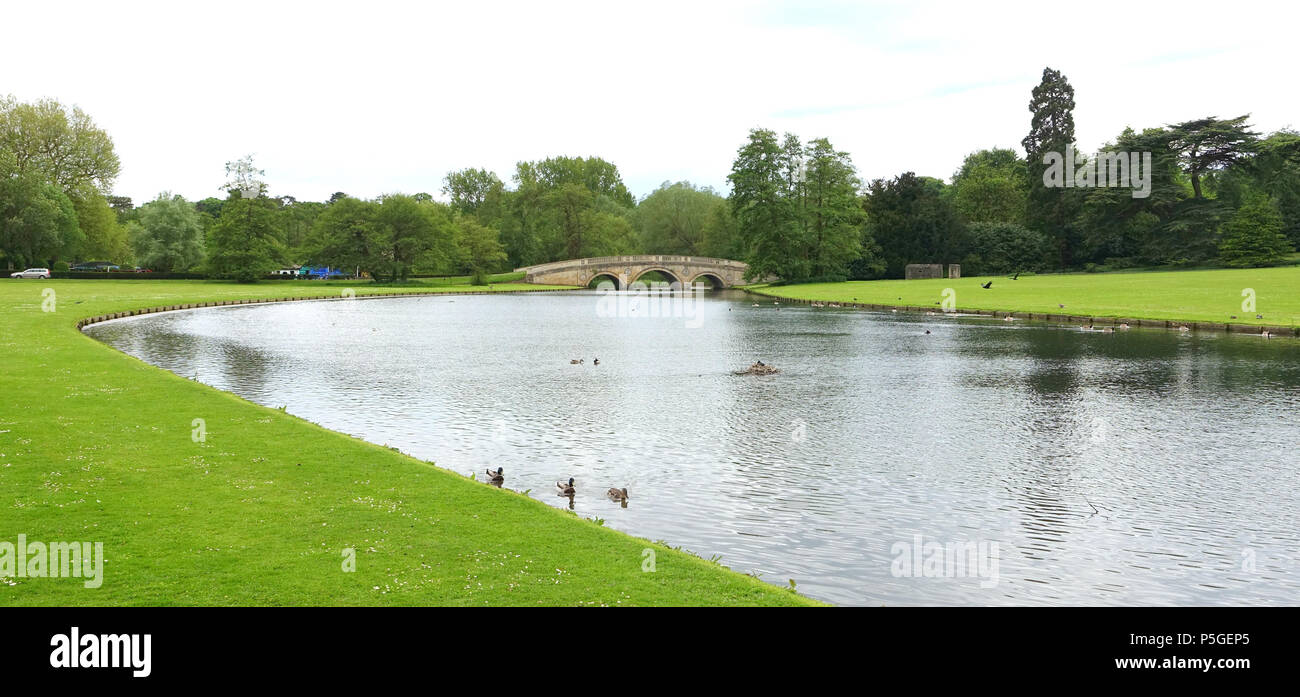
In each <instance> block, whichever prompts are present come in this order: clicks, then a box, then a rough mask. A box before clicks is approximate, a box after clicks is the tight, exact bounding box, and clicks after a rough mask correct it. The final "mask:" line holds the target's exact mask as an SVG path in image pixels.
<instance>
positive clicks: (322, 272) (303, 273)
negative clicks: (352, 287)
mask: <svg viewBox="0 0 1300 697" xmlns="http://www.w3.org/2000/svg"><path fill="white" fill-rule="evenodd" d="M298 275H299V276H300V277H303V278H314V279H318V280H324V279H330V278H351V274H349V273H347V272H346V271H343V270H342V269H331V268H330V267H328V266H304V267H302V268H301V269H298Z"/></svg>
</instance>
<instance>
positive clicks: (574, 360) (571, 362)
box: [569, 358, 586, 365]
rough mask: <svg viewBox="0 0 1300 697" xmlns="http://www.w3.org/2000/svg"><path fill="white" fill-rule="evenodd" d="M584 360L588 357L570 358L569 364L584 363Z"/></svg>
mask: <svg viewBox="0 0 1300 697" xmlns="http://www.w3.org/2000/svg"><path fill="white" fill-rule="evenodd" d="M584 360H586V359H583V358H573V359H570V360H569V365H582V362H583V361H584Z"/></svg>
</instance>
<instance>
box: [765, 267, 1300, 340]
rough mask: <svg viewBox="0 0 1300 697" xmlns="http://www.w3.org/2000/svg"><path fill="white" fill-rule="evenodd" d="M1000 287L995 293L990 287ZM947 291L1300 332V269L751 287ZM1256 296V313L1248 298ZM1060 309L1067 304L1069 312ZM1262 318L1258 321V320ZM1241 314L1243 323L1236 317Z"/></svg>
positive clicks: (1009, 307) (970, 300)
mask: <svg viewBox="0 0 1300 697" xmlns="http://www.w3.org/2000/svg"><path fill="white" fill-rule="evenodd" d="M990 280H991V281H993V286H992V287H991V288H989V289H987V290H986V289H984V288H981V287H980V286H981V285H982V284H983V283H986V282H988V281H990ZM946 288H952V289H953V291H954V292H955V294H956V295H955V300H956V306H957V309H958V310H1005V311H1008V312H1033V313H1051V314H1069V315H1081V316H1092V317H1120V318H1139V319H1157V320H1181V321H1187V322H1217V323H1231V324H1255V325H1266V326H1270V327H1290V328H1294V327H1300V267H1295V266H1286V267H1274V268H1265V269H1219V270H1212V271H1162V272H1144V273H1107V274H1055V275H1041V276H1023V275H1022V276H1021V277H1020V279H1019V280H1017V281H1013V280H1011V279H1010V278H1008V277H1006V276H983V277H970V278H960V279H957V280H955V281H954V280H948V279H930V280H919V281H897V280H893V281H848V282H844V283H809V284H806V285H789V286H765V285H758V286H751V287H750V289H751V290H753V291H754V292H757V293H762V294H766V295H773V296H778V297H784V298H797V299H801V300H817V301H827V302H858V303H870V304H877V305H910V306H917V307H935V309H936V310H937V309H938V303H940V302H942V300H943V293H944V290H945V289H946ZM1248 288H1249V289H1253V290H1254V292H1255V311H1254V312H1249V311H1247V310H1243V309H1242V301H1243V300H1245V299H1246V298H1245V297H1243V295H1242V292H1243V291H1244V290H1245V289H1248ZM1060 305H1065V308H1064V309H1062V308H1061V307H1060ZM1256 314H1261V315H1263V319H1256V318H1255V315H1256ZM1232 315H1236V317H1237V318H1236V319H1232V318H1231V317H1232Z"/></svg>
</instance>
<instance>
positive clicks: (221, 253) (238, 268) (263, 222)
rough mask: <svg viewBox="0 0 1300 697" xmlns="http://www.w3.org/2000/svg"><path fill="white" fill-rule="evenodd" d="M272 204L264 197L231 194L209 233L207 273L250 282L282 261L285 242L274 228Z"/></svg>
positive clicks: (274, 219)
mask: <svg viewBox="0 0 1300 697" xmlns="http://www.w3.org/2000/svg"><path fill="white" fill-rule="evenodd" d="M275 210H276V207H275V203H274V202H273V201H271V199H268V198H266V197H265V196H257V197H253V198H244V197H242V196H240V195H239V194H238V193H234V194H231V195H230V198H229V199H227V201H226V203H225V205H224V206H222V207H221V217H219V218H217V220H216V222H215V223H214V224H213V226H212V228H211V229H210V230H208V240H207V256H208V270H209V272H210V273H211V274H212V275H213V276H216V277H217V278H231V279H234V280H236V281H239V282H241V283H251V282H253V281H256V280H257V279H259V278H262V277H264V276H266V275H267V274H269V273H271V272H272V271H274V270H275V269H276V268H277V267H278V266H279V265H280V264H281V263H283V260H284V255H285V254H284V253H285V249H284V241H283V238H282V237H281V235H280V231H279V229H278V228H277V227H276V216H275Z"/></svg>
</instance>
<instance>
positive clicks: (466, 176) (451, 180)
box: [442, 169, 505, 215]
mask: <svg viewBox="0 0 1300 697" xmlns="http://www.w3.org/2000/svg"><path fill="white" fill-rule="evenodd" d="M504 191H505V184H502V183H501V179H500V178H498V177H497V175H496V174H494V173H492V172H489V171H488V170H486V169H462V170H459V171H456V172H451V173H449V174H448V175H447V176H446V178H445V179H443V186H442V193H444V194H446V195H447V196H448V197H450V198H451V205H452V206H453V207H454V208H456V210H458V211H460V212H461V213H465V214H468V215H478V214H479V211H480V209H482V208H483V207H484V206H485V205H488V204H489V202H490V201H491V200H493V199H496V201H497V203H498V206H499V201H500V197H501V195H502V193H503V192H504Z"/></svg>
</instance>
